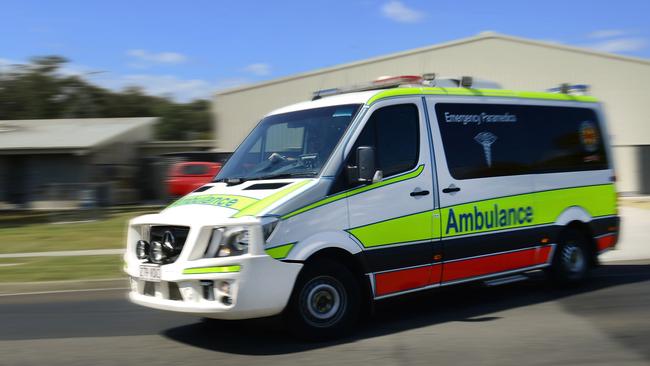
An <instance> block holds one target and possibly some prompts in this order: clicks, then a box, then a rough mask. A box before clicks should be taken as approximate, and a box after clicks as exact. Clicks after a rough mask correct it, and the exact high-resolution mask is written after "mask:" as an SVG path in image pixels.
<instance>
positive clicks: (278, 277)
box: [126, 255, 302, 319]
mask: <svg viewBox="0 0 650 366" xmlns="http://www.w3.org/2000/svg"><path fill="white" fill-rule="evenodd" d="M237 266H238V271H237V272H234V271H233V272H225V273H200V274H183V271H184V270H186V269H187V268H214V267H220V268H229V269H233V268H237ZM139 267H140V262H139V261H136V262H135V263H130V264H129V265H128V267H127V268H126V272H127V273H128V274H129V276H130V278H131V280H130V281H131V292H130V293H129V299H130V300H131V301H132V302H134V303H136V304H139V305H143V306H147V307H150V308H155V309H160V310H170V311H177V312H183V313H191V314H196V315H200V316H203V317H209V318H216V319H246V318H257V317H264V316H271V315H276V314H279V313H280V312H282V310H283V309H284V308H285V306H286V305H287V302H288V301H289V297H290V296H291V291H292V290H293V285H294V282H295V280H296V277H297V276H298V272H299V271H300V269H301V268H302V264H300V263H285V262H281V261H278V260H276V259H273V258H271V257H269V256H267V255H259V256H251V255H244V256H240V257H232V258H210V259H200V260H193V261H183V262H176V263H173V264H168V265H164V266H161V281H160V282H147V281H144V280H142V279H140V278H139V277H138V276H139ZM224 282H227V283H228V287H229V291H228V292H223V291H222V284H223V283H224ZM210 283H212V284H213V285H212V286H210V285H209V284H210Z"/></svg>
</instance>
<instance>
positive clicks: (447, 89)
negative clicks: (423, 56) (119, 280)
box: [125, 75, 619, 338]
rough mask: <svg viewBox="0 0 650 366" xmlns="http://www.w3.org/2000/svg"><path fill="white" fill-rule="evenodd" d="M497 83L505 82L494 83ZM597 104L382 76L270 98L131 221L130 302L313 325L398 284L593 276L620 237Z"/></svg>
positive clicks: (409, 288)
mask: <svg viewBox="0 0 650 366" xmlns="http://www.w3.org/2000/svg"><path fill="white" fill-rule="evenodd" d="M487 85H492V86H493V84H489V83H488V84H487ZM607 136H608V135H607V129H606V125H605V123H604V119H603V112H602V110H601V106H600V104H599V103H598V102H597V100H596V99H595V98H594V97H591V96H586V95H575V94H574V93H571V87H566V86H565V87H563V88H562V90H561V91H560V92H555V93H553V92H519V91H510V90H503V89H495V88H491V89H482V88H481V85H480V83H479V82H473V81H472V79H471V78H467V77H464V78H462V79H460V80H458V79H440V80H436V79H435V77H434V76H432V75H426V76H425V77H424V78H420V77H397V78H390V79H384V80H381V81H377V82H374V83H370V84H369V85H366V86H361V87H358V88H356V89H351V90H338V89H336V90H328V91H323V92H319V93H318V94H317V95H316V96H315V97H314V100H312V101H308V102H304V103H299V104H295V105H291V106H288V107H285V108H281V109H278V110H276V111H274V112H271V113H270V114H268V115H267V116H266V117H264V118H263V119H262V120H261V121H260V122H259V124H258V125H257V127H255V129H254V130H253V131H252V132H251V133H250V135H248V137H246V139H245V140H244V141H243V142H242V143H241V145H240V146H239V147H238V148H237V150H236V151H235V153H234V154H233V156H232V157H231V158H230V160H229V161H228V162H227V163H226V164H225V166H224V167H223V169H222V170H221V172H220V173H219V174H218V175H217V177H216V178H215V179H214V181H213V182H212V183H210V184H207V185H205V186H203V187H201V188H199V189H197V190H195V191H194V192H192V193H191V194H189V195H187V196H185V197H183V198H181V199H179V200H178V201H176V202H174V203H173V204H171V205H170V206H169V207H167V208H166V209H164V210H163V211H162V212H160V213H159V214H155V215H145V216H141V217H138V218H135V219H133V220H132V221H131V222H130V225H129V229H128V239H127V241H128V242H127V251H126V254H125V261H126V265H125V271H126V272H127V273H128V275H129V276H130V281H131V292H130V299H131V300H132V301H133V302H135V303H137V304H141V305H144V306H148V307H151V308H156V309H163V310H170V311H178V312H184V313H193V314H196V315H198V316H201V317H208V318H217V319H243V318H254V317H264V316H272V315H277V314H283V315H284V316H285V317H286V320H287V322H288V324H289V326H290V328H291V329H292V330H294V331H295V332H296V333H297V334H300V335H302V336H307V337H310V338H322V337H330V336H336V335H339V334H341V333H342V332H344V331H347V330H349V329H350V328H351V327H352V326H353V324H354V323H355V320H356V319H357V317H358V316H359V314H360V312H361V311H363V309H364V308H365V307H366V306H368V305H369V304H372V302H373V301H378V300H381V299H384V298H388V297H392V296H398V295H402V294H406V293H410V292H414V291H420V290H427V289H432V288H436V287H441V286H448V285H453V284H458V283H463V282H467V281H477V280H481V281H488V282H490V283H495V284H497V283H507V282H512V281H514V280H517V279H521V278H523V276H522V274H524V273H526V272H530V271H534V270H540V269H545V270H546V271H547V272H548V274H549V276H550V277H552V278H553V279H555V280H557V281H559V282H562V283H576V282H579V281H581V280H583V279H584V278H585V277H586V276H587V274H588V272H589V269H590V268H592V267H594V266H595V265H596V264H597V263H598V259H597V258H598V254H600V253H602V252H603V251H606V250H608V249H611V248H612V247H613V246H614V245H615V244H616V242H617V238H618V232H619V218H618V216H617V207H616V191H615V187H614V180H615V177H614V171H613V168H612V157H611V151H610V147H609V145H608V141H607Z"/></svg>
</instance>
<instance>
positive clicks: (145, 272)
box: [140, 265, 160, 282]
mask: <svg viewBox="0 0 650 366" xmlns="http://www.w3.org/2000/svg"><path fill="white" fill-rule="evenodd" d="M140 279H143V280H145V281H152V282H160V266H154V265H141V266H140Z"/></svg>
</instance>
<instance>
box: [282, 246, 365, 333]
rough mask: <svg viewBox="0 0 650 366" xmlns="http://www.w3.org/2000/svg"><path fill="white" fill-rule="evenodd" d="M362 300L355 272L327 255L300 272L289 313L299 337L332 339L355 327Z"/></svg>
mask: <svg viewBox="0 0 650 366" xmlns="http://www.w3.org/2000/svg"><path fill="white" fill-rule="evenodd" d="M359 304H360V289H359V283H358V281H357V280H356V278H355V277H354V275H353V274H352V272H351V271H350V270H349V269H347V268H346V267H345V266H343V265H341V264H339V263H337V262H334V261H332V260H325V259H324V260H318V261H316V262H312V263H308V264H307V266H306V267H305V269H304V270H303V271H302V272H301V274H300V275H299V276H298V280H297V281H296V286H295V288H294V290H293V294H292V295H291V300H290V303H289V306H288V307H287V309H286V311H285V316H286V319H287V323H288V325H289V328H290V330H291V331H292V333H294V334H295V335H296V336H297V337H299V338H303V339H309V340H320V339H328V338H334V337H340V336H342V335H345V334H346V333H348V332H349V331H350V330H351V329H352V327H353V326H354V324H355V323H356V321H357V318H358V315H359Z"/></svg>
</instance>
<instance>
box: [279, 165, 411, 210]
mask: <svg viewBox="0 0 650 366" xmlns="http://www.w3.org/2000/svg"><path fill="white" fill-rule="evenodd" d="M423 170H424V165H420V166H418V168H417V169H415V170H414V171H412V172H409V173H406V174H402V175H398V176H396V177H392V178H390V179H386V180H383V181H381V182H377V183H373V184H369V185H367V186H363V187H359V188H355V189H352V190H349V191H345V192H343V193H339V194H337V195H334V196H330V197H326V198H324V199H322V200H320V201H316V202H314V203H312V204H310V205H307V206H305V207H303V208H300V209H298V210H296V211H293V212H290V213H288V214H286V215H284V216H282V218H283V219H288V218H290V217H293V216H296V215H298V214H301V213H303V212H305V211H309V210H311V209H314V208H316V207H320V206H323V205H326V204H328V203H331V202H334V201H338V200H340V199H343V198H346V197H350V196H354V195H355V194H359V193H362V192H366V191H369V190H371V189H375V188H379V187H383V186H386V185H389V184H393V183H397V182H401V181H404V180H407V179H412V178H415V177H417V176H419V175H420V174H422V171H423Z"/></svg>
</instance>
